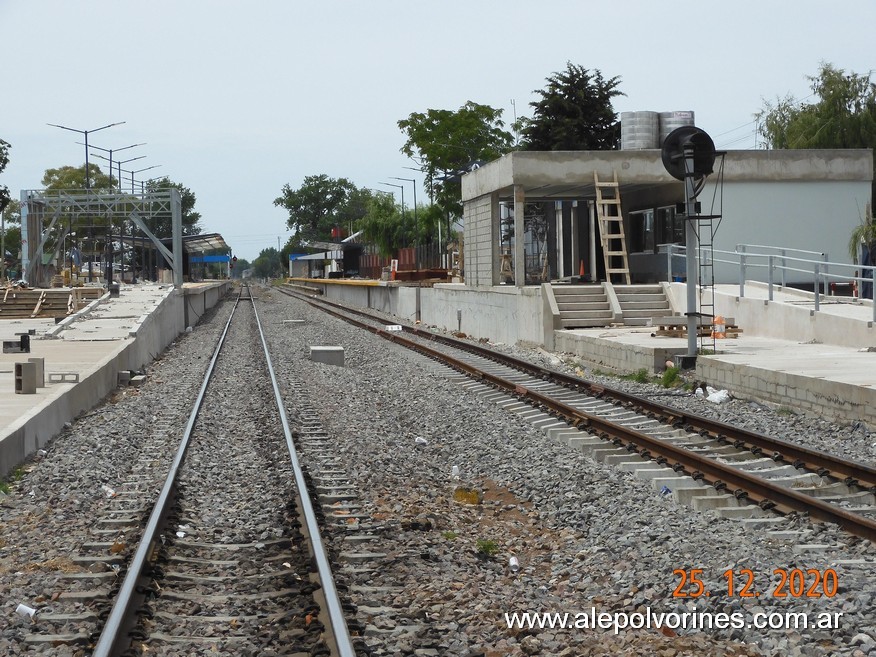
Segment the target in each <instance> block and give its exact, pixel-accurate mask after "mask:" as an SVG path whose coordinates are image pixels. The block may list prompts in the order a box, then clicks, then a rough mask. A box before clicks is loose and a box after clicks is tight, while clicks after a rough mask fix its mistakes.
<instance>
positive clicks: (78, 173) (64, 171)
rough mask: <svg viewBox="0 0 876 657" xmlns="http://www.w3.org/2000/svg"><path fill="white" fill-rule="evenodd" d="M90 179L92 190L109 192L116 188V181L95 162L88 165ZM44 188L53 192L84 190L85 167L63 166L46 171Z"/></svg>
mask: <svg viewBox="0 0 876 657" xmlns="http://www.w3.org/2000/svg"><path fill="white" fill-rule="evenodd" d="M88 174H89V175H88V178H89V181H90V184H91V190H92V191H95V192H108V191H110V190H112V189H114V188H115V186H116V179H115V178H113V177H112V176H108V175H106V174H105V173H103V171H101V170H100V167H99V166H97V165H96V164H94V163H93V162H89V163H88ZM43 187H45V188H46V189H53V190H61V189H63V190H84V189H85V165H84V164H83V165H82V166H81V167H72V166H69V165H67V166H63V167H58V168H57V169H46V173H45V175H43Z"/></svg>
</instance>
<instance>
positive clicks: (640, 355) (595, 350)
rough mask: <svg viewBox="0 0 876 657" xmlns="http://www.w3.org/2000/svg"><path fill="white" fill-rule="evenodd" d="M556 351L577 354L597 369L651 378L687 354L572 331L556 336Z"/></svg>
mask: <svg viewBox="0 0 876 657" xmlns="http://www.w3.org/2000/svg"><path fill="white" fill-rule="evenodd" d="M554 342H555V345H556V346H555V348H554V351H556V352H560V353H567V354H575V355H576V356H578V357H579V358H580V359H582V360H584V361H585V362H587V363H589V364H590V366H591V367H594V368H596V369H600V370H604V371H608V372H618V373H624V374H626V373H629V372H637V371H639V370H641V369H644V370H647V372H648V373H649V374H651V373H654V372H662V371H663V370H664V369H666V366H665V363H666V361H667V360H672V358H673V356H674V355H676V354H684V353H686V352H687V349H686V348H681V347H678V348H670V347H645V346H642V345H636V344H633V343H631V342H618V343H614V342H611V341H610V340H607V339H604V337H602V336H599V337H597V336H589V335H583V334H581V333H577V334H576V333H573V332H572V331H556V332H555V333H554Z"/></svg>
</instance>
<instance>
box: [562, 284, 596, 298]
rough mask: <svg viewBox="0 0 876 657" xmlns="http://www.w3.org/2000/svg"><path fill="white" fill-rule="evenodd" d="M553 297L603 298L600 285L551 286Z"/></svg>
mask: <svg viewBox="0 0 876 657" xmlns="http://www.w3.org/2000/svg"><path fill="white" fill-rule="evenodd" d="M551 289H552V290H553V293H554V297H564V296H571V295H574V296H602V297H604V296H605V290H604V289H603V288H602V286H601V285H555V286H551Z"/></svg>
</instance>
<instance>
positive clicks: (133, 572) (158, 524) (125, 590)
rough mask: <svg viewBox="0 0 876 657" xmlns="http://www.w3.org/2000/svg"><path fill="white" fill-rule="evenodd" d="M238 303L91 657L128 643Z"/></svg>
mask: <svg viewBox="0 0 876 657" xmlns="http://www.w3.org/2000/svg"><path fill="white" fill-rule="evenodd" d="M239 303H240V295H238V298H237V300H236V301H235V302H234V308H232V310H231V315H230V316H229V317H228V322H227V323H226V324H225V329H224V330H223V331H222V335H221V336H220V338H219V341H218V343H217V345H216V349H215V351H214V352H213V357H212V358H211V359H210V363H209V365H208V367H207V372H206V374H205V375H204V381H203V383H202V384H201V389H200V390H199V392H198V396H197V398H196V400H195V405H194V407H193V409H192V412H191V414H190V415H189V421H188V423H187V424H186V428H185V430H184V431H183V436H182V439H181V441H180V444H179V447H178V448H177V451H176V456H175V457H174V459H173V463H172V464H171V466H170V471H169V472H168V475H167V478H166V479H165V480H164V486H162V488H161V493H160V494H159V495H158V499H157V500H156V501H155V506H154V507H153V508H152V513H151V514H150V515H149V520H148V521H147V523H146V528H145V529H144V530H143V534H142V537H141V539H140V544H139V545H138V546H137V550H136V552H135V553H134V557H133V558H132V559H131V562H130V564H129V565H128V571H127V573H126V574H125V579H124V580H123V581H122V585H121V587H120V589H119V593H118V595H117V596H116V599H115V602H114V603H113V606H112V610H111V611H110V615H109V617H108V618H107V621H106V623H105V624H104V626H103V630H102V631H101V633H100V638H99V639H98V641H97V644H96V645H95V647H94V651H93V652H92V657H113V656H114V655H118V654H120V653H121V652H123V651H124V650H126V649H127V647H128V645H127V644H130V638H129V637H127V636H125V635H124V631H125V630H127V629H130V628H129V625H128V623H129V619H130V611H131V610H132V609H133V607H134V605H135V603H136V601H137V600H138V597H137V595H139V594H137V591H136V589H137V585H138V584H139V582H140V579H141V578H142V577H143V576H144V573H145V571H146V566H147V565H148V563H149V556H150V555H151V554H152V552H153V550H154V549H155V544H156V541H157V540H158V538H159V536H160V535H159V532H160V531H161V529H162V528H163V526H164V524H165V522H166V519H167V515H168V512H169V510H170V508H171V506H172V502H173V499H174V497H175V493H176V477H177V473H178V472H179V469H180V467H181V466H182V463H183V460H184V459H185V454H186V450H187V449H188V447H189V440H190V439H191V435H192V430H193V429H194V426H195V421H196V420H197V418H198V414H199V413H200V411H201V406H202V405H203V401H204V396H205V394H206V392H207V387H208V386H209V384H210V379H211V378H212V376H213V370H214V369H215V367H216V361H218V360H219V352H220V351H221V350H222V345H223V344H225V338H226V336H227V335H228V329H229V328H230V326H231V320H232V319H234V314H235V312H237V306H238V304H239ZM135 594H137V595H135Z"/></svg>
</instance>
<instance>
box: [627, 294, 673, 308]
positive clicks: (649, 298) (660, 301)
mask: <svg viewBox="0 0 876 657" xmlns="http://www.w3.org/2000/svg"><path fill="white" fill-rule="evenodd" d="M617 300H618V302H620V304H621V305H623V304H625V303H656V304H657V305H661V306H662V305H668V301H667V300H666V295H665V294H651V293H650V292H639V293H637V294H628V293H626V292H624V293H622V294H618V295H617Z"/></svg>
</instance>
